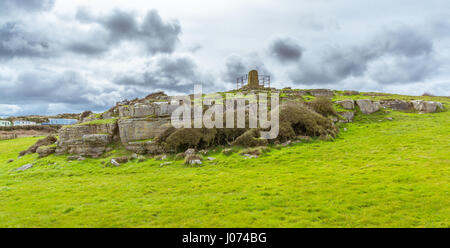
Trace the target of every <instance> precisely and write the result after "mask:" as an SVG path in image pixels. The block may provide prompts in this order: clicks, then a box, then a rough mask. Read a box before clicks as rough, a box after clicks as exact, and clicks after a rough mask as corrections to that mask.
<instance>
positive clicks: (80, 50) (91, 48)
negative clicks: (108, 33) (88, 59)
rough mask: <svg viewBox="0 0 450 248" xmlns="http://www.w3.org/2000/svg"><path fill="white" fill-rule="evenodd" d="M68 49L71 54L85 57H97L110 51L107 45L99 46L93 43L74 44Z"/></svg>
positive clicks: (68, 46)
mask: <svg viewBox="0 0 450 248" xmlns="http://www.w3.org/2000/svg"><path fill="white" fill-rule="evenodd" d="M67 49H68V50H69V51H71V52H74V53H77V54H84V55H97V54H102V53H105V52H107V51H108V50H109V47H108V46H107V45H105V44H102V43H100V44H98V43H95V42H93V41H91V42H88V41H85V42H78V41H77V42H72V43H70V44H68V45H67Z"/></svg>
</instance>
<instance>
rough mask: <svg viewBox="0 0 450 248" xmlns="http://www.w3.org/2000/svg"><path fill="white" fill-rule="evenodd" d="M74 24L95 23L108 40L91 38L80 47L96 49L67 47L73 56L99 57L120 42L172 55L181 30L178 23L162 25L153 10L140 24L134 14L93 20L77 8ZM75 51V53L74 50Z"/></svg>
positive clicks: (116, 13)
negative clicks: (96, 55) (99, 54)
mask: <svg viewBox="0 0 450 248" xmlns="http://www.w3.org/2000/svg"><path fill="white" fill-rule="evenodd" d="M76 18H77V20H79V21H81V22H84V23H97V24H99V25H100V26H101V27H103V29H104V30H105V31H106V32H107V35H108V37H102V36H101V34H100V38H99V34H95V35H94V36H95V37H92V39H87V40H86V41H84V43H88V44H91V43H95V42H97V43H100V44H97V46H95V47H92V46H91V45H87V44H82V43H81V42H78V43H76V44H71V45H70V46H69V48H71V51H73V52H80V53H84V54H95V53H103V52H105V51H106V50H107V49H105V48H106V47H111V46H113V45H114V44H118V43H120V42H122V41H132V42H138V43H140V44H141V45H142V46H143V47H144V48H145V49H146V51H147V52H148V53H149V54H152V55H154V54H157V53H172V52H173V51H174V50H175V48H176V45H177V43H178V41H179V35H180V34H181V26H180V24H179V23H178V21H172V22H165V21H163V20H162V18H161V16H160V15H159V13H158V12H157V11H156V10H150V11H148V12H147V14H146V16H145V17H144V19H143V21H142V22H139V21H138V17H137V16H136V14H135V13H134V12H126V11H122V10H119V9H116V10H114V11H113V12H112V13H111V14H109V15H107V16H101V17H95V16H93V15H92V14H91V13H90V12H89V10H87V9H83V8H80V9H78V11H77V14H76ZM74 48H75V49H74Z"/></svg>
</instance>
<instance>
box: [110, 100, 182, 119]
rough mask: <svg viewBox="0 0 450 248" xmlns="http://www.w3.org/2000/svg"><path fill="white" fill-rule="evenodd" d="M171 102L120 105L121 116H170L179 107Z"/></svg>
mask: <svg viewBox="0 0 450 248" xmlns="http://www.w3.org/2000/svg"><path fill="white" fill-rule="evenodd" d="M177 107H178V106H177V105H171V104H169V102H153V103H147V104H145V103H136V104H134V105H124V106H120V107H119V116H120V117H132V118H139V117H148V116H169V115H171V114H172V112H173V111H174V110H175V109H176V108H177Z"/></svg>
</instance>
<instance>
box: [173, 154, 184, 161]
mask: <svg viewBox="0 0 450 248" xmlns="http://www.w3.org/2000/svg"><path fill="white" fill-rule="evenodd" d="M182 159H184V152H180V153H178V154H177V155H175V160H182Z"/></svg>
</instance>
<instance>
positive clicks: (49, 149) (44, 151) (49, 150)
mask: <svg viewBox="0 0 450 248" xmlns="http://www.w3.org/2000/svg"><path fill="white" fill-rule="evenodd" d="M55 152H56V146H41V147H39V148H38V149H37V150H36V153H37V154H39V158H43V157H47V156H49V155H50V154H53V153H55Z"/></svg>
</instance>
